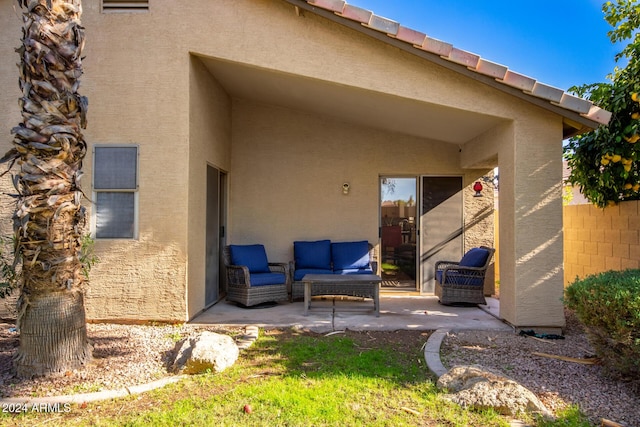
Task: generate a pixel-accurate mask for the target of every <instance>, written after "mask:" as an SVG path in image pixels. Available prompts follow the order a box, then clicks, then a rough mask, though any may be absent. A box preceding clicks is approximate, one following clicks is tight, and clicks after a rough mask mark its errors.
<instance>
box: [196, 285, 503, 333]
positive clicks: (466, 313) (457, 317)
mask: <svg viewBox="0 0 640 427" xmlns="http://www.w3.org/2000/svg"><path fill="white" fill-rule="evenodd" d="M497 311H498V301H497V300H496V299H493V298H488V299H487V305H486V306H484V305H483V306H478V307H452V306H444V305H441V304H438V298H437V297H435V296H432V295H423V296H415V295H414V296H403V295H393V294H389V293H387V294H383V295H381V296H380V317H376V316H375V315H374V314H373V313H372V311H371V301H370V300H363V299H353V298H351V299H342V298H337V297H335V298H334V297H325V298H315V299H314V301H313V308H312V309H311V311H310V313H309V315H308V316H304V315H303V303H302V302H293V303H291V302H281V303H279V304H278V305H276V306H273V307H268V308H254V309H246V308H240V307H238V306H236V305H235V304H234V303H228V302H220V303H218V304H216V305H214V306H213V307H211V308H209V309H208V310H206V311H204V312H203V313H201V314H199V315H198V316H196V317H195V318H194V319H193V320H192V321H191V322H190V323H191V324H194V325H208V324H216V325H234V326H245V325H256V326H258V327H260V328H266V329H269V328H291V327H294V328H300V329H307V330H310V331H314V332H319V333H323V332H332V331H343V330H345V329H349V330H353V331H367V330H369V331H395V330H424V331H432V330H437V329H442V328H446V329H452V330H462V329H469V330H473V329H482V330H499V331H513V327H511V326H509V325H508V324H507V323H505V322H503V321H501V320H500V319H498V318H497V317H496V316H497Z"/></svg>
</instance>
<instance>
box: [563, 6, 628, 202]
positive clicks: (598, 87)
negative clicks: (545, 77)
mask: <svg viewBox="0 0 640 427" xmlns="http://www.w3.org/2000/svg"><path fill="white" fill-rule="evenodd" d="M602 11H603V12H604V15H605V19H606V20H607V22H608V23H609V24H610V25H611V26H612V27H613V30H611V31H609V33H608V36H609V39H610V40H611V42H612V43H618V42H626V41H628V42H629V43H628V44H627V45H626V47H625V48H624V49H623V50H622V52H620V53H619V54H618V55H616V58H615V59H616V61H617V62H618V61H621V60H622V61H626V62H627V64H626V66H625V67H624V68H619V67H616V69H615V70H614V71H613V73H612V74H611V75H610V76H609V79H610V80H611V81H610V82H606V83H595V84H589V85H583V86H577V87H573V88H571V91H572V92H574V93H575V94H576V95H578V96H580V97H584V98H587V99H589V100H591V101H592V102H593V103H594V104H596V105H598V106H599V107H601V108H604V109H605V110H608V111H610V112H611V113H612V117H611V121H610V122H609V124H608V125H607V126H601V127H599V128H597V129H595V130H594V131H592V132H589V133H585V134H582V135H579V136H576V137H574V138H571V139H570V140H569V143H568V144H567V145H566V146H565V158H566V159H567V161H568V164H569V168H570V170H571V174H570V176H569V178H568V182H569V183H571V184H573V185H578V186H579V187H580V191H581V192H582V194H583V195H584V196H585V197H586V198H587V199H588V200H589V201H590V202H591V203H593V204H594V205H596V206H599V207H606V206H612V205H615V204H617V203H618V202H620V201H623V200H637V199H640V143H638V142H639V141H640V33H639V32H638V29H639V28H640V0H619V1H615V2H611V1H609V2H606V3H605V4H604V5H603V6H602Z"/></svg>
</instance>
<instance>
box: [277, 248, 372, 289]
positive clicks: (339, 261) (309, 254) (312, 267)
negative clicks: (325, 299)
mask: <svg viewBox="0 0 640 427" xmlns="http://www.w3.org/2000/svg"><path fill="white" fill-rule="evenodd" d="M293 256H294V261H292V262H291V263H290V268H289V270H290V273H291V276H292V277H291V279H292V285H291V299H294V300H295V299H301V298H303V297H304V283H302V278H303V277H304V276H305V274H377V271H378V263H377V259H376V255H375V251H374V247H373V245H371V244H370V243H369V242H367V241H366V240H360V241H354V242H331V241H330V240H316V241H296V242H293ZM312 295H315V294H313V293H312Z"/></svg>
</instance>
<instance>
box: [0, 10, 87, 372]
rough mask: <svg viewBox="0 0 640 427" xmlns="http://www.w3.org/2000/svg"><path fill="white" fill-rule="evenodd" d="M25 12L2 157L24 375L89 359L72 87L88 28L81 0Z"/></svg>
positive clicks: (80, 113) (78, 139) (80, 155)
mask: <svg viewBox="0 0 640 427" xmlns="http://www.w3.org/2000/svg"><path fill="white" fill-rule="evenodd" d="M18 3H19V4H20V7H22V8H24V9H25V11H24V12H23V20H24V26H23V38H22V46H21V47H20V48H19V49H17V52H18V53H19V54H20V57H21V62H20V64H19V68H20V87H21V89H22V98H21V99H20V107H21V109H22V118H23V121H22V123H20V125H19V126H16V127H15V128H13V129H12V133H13V134H14V139H13V144H14V147H13V148H12V149H11V150H10V151H9V152H8V153H7V154H6V155H5V156H4V158H3V159H2V160H3V161H10V162H11V166H13V165H14V164H15V163H17V164H18V167H19V172H17V173H16V175H15V176H14V177H13V182H14V186H15V187H16V190H17V193H18V194H17V202H16V210H15V213H14V217H13V219H14V233H15V237H16V248H15V256H16V258H17V259H19V260H21V267H22V270H21V275H20V281H19V287H20V291H21V293H20V298H19V299H18V328H19V331H20V346H19V349H18V354H17V356H16V358H15V368H16V372H17V374H18V375H19V376H21V377H33V376H42V375H50V374H56V373H64V372H67V371H71V370H74V369H78V368H80V367H82V366H83V365H85V364H86V363H88V362H89V361H90V360H91V346H90V344H89V342H88V339H87V331H86V320H85V310H84V286H85V282H86V278H85V277H84V276H83V273H82V263H81V261H80V249H81V239H82V234H83V230H84V226H85V210H84V208H83V206H82V205H81V200H82V192H81V190H80V187H79V183H78V181H79V179H80V176H81V175H82V160H83V159H84V156H85V153H86V144H85V141H84V139H83V136H82V132H81V129H82V128H84V127H85V126H86V120H85V117H86V107H87V101H86V98H84V97H82V96H80V95H79V94H78V86H79V78H80V76H81V75H82V57H81V55H82V49H83V46H84V28H83V27H82V26H81V24H80V15H81V13H82V5H81V1H80V0H64V1H59V0H18Z"/></svg>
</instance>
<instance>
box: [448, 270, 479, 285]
mask: <svg viewBox="0 0 640 427" xmlns="http://www.w3.org/2000/svg"><path fill="white" fill-rule="evenodd" d="M436 280H437V281H438V283H440V284H442V271H441V270H439V271H436ZM447 283H448V284H452V285H470V286H483V285H484V277H468V276H464V275H462V274H460V273H456V272H455V271H447Z"/></svg>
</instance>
